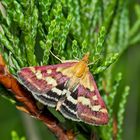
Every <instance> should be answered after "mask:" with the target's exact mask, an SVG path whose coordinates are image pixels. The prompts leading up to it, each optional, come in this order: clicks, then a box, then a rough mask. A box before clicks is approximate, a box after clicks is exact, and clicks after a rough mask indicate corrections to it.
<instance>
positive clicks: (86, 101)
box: [78, 97, 91, 106]
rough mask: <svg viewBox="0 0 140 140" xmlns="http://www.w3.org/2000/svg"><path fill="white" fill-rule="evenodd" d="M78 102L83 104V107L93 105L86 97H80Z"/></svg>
mask: <svg viewBox="0 0 140 140" xmlns="http://www.w3.org/2000/svg"><path fill="white" fill-rule="evenodd" d="M78 102H81V103H82V104H83V105H87V106H89V105H90V104H91V102H90V100H89V99H87V98H85V97H78Z"/></svg>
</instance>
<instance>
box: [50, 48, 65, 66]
mask: <svg viewBox="0 0 140 140" xmlns="http://www.w3.org/2000/svg"><path fill="white" fill-rule="evenodd" d="M50 53H51V54H52V55H53V56H54V57H55V58H56V59H57V60H59V61H60V62H61V63H63V60H61V59H60V58H59V57H57V56H56V55H55V54H54V53H53V52H52V51H51V50H50Z"/></svg>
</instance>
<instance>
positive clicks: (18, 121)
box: [0, 0, 140, 140]
mask: <svg viewBox="0 0 140 140" xmlns="http://www.w3.org/2000/svg"><path fill="white" fill-rule="evenodd" d="M135 2H140V1H139V0H137V1H134V0H133V1H131V4H130V16H131V17H130V18H131V23H130V24H133V21H134V20H135V16H134V12H133V11H134V4H135ZM118 72H122V73H123V80H122V82H121V86H122V87H124V86H125V85H129V86H130V87H131V89H130V94H129V96H128V102H127V105H126V112H125V120H124V129H123V130H124V131H123V140H140V119H139V118H140V109H139V106H140V44H137V45H136V46H131V47H130V48H128V49H127V50H126V51H125V52H124V54H123V55H122V56H121V57H120V59H119V60H118V61H117V62H116V65H115V68H114V75H116V74H117V73H118ZM121 86H120V91H121V90H123V89H121ZM26 124H28V127H27V125H26ZM12 130H15V131H17V133H18V134H19V135H20V136H26V138H27V139H28V140H51V139H53V138H54V136H53V135H52V134H51V132H49V131H47V127H46V126H45V125H44V124H43V123H42V122H39V121H36V120H35V119H31V117H28V116H27V115H25V114H23V113H21V112H19V111H18V110H17V109H16V108H15V105H12V104H11V103H10V102H9V101H7V100H5V99H4V98H2V97H1V96H0V140H10V139H11V131H12ZM31 134H32V135H31Z"/></svg>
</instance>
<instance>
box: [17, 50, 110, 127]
mask: <svg viewBox="0 0 140 140" xmlns="http://www.w3.org/2000/svg"><path fill="white" fill-rule="evenodd" d="M88 57H89V53H87V54H85V56H84V57H83V58H82V60H80V61H68V62H65V63H62V64H56V65H49V66H34V67H25V68H22V69H21V70H20V71H18V73H17V75H18V80H19V81H20V83H21V84H23V86H24V87H26V88H27V89H28V90H29V91H30V92H31V93H32V95H33V96H34V98H35V99H36V100H38V101H39V102H41V103H42V104H43V105H47V106H49V107H55V108H56V110H58V111H60V112H61V113H62V115H63V116H64V117H66V118H68V119H71V120H74V121H83V122H85V123H88V124H91V125H104V124H107V123H108V111H107V109H106V106H105V103H104V101H103V100H102V98H101V96H100V94H99V91H98V88H97V86H96V83H95V81H94V78H93V76H92V74H91V73H90V71H89V68H88Z"/></svg>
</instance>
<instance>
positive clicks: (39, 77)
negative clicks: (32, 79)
mask: <svg viewBox="0 0 140 140" xmlns="http://www.w3.org/2000/svg"><path fill="white" fill-rule="evenodd" d="M35 75H36V77H37V79H39V80H40V79H42V73H41V71H40V70H38V71H37V72H36V74H35Z"/></svg>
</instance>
